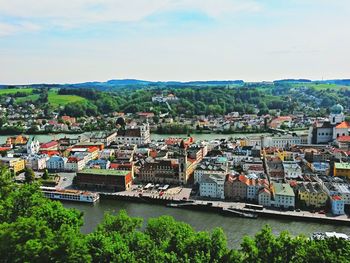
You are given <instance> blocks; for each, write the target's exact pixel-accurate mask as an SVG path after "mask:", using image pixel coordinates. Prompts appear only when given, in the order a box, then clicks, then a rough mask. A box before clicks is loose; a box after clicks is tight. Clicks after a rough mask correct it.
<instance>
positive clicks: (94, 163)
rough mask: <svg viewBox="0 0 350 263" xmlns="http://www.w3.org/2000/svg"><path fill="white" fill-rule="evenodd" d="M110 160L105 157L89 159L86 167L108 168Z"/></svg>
mask: <svg viewBox="0 0 350 263" xmlns="http://www.w3.org/2000/svg"><path fill="white" fill-rule="evenodd" d="M110 164H111V162H110V161H109V160H105V159H98V160H90V161H89V162H88V163H87V164H86V167H87V168H93V169H109V167H110Z"/></svg>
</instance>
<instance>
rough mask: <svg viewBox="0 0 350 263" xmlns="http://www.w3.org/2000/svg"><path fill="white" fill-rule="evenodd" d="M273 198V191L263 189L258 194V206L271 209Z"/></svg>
mask: <svg viewBox="0 0 350 263" xmlns="http://www.w3.org/2000/svg"><path fill="white" fill-rule="evenodd" d="M271 197H272V195H271V191H270V190H269V189H268V188H266V187H264V188H261V189H260V190H259V193H258V204H259V205H262V206H265V207H270V206H271Z"/></svg>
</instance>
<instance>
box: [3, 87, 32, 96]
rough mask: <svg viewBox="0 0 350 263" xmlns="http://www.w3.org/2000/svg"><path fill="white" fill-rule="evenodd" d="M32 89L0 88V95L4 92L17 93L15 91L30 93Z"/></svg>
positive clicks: (4, 93)
mask: <svg viewBox="0 0 350 263" xmlns="http://www.w3.org/2000/svg"><path fill="white" fill-rule="evenodd" d="M32 91H33V89H30V88H28V89H0V96H1V95H6V94H13V93H17V92H25V93H28V94H31V93H32Z"/></svg>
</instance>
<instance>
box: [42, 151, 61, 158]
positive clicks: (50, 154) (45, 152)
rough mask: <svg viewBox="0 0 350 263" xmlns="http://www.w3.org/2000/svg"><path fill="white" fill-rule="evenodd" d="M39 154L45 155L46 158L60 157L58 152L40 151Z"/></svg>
mask: <svg viewBox="0 0 350 263" xmlns="http://www.w3.org/2000/svg"><path fill="white" fill-rule="evenodd" d="M40 153H42V154H47V155H48V156H50V157H51V156H52V155H60V152H58V151H40Z"/></svg>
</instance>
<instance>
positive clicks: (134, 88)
mask: <svg viewBox="0 0 350 263" xmlns="http://www.w3.org/2000/svg"><path fill="white" fill-rule="evenodd" d="M110 84H112V83H110ZM53 90H55V92H56V91H57V94H56V93H55V92H53ZM5 91H6V90H5ZM11 91H13V93H12V99H11V100H10V101H9V102H8V103H9V105H11V104H19V105H23V106H25V104H26V103H28V102H30V103H33V104H34V105H36V106H40V107H44V106H45V107H48V105H50V100H48V97H49V95H50V94H51V97H52V99H51V101H53V100H54V99H55V96H56V95H57V96H75V97H77V98H84V99H83V100H80V101H72V102H70V103H65V104H63V105H61V108H60V109H59V110H60V113H61V114H67V115H70V116H75V117H82V116H96V115H98V114H110V113H111V112H118V111H120V112H125V113H137V112H153V113H155V114H159V113H168V114H169V116H173V117H174V116H180V115H183V116H187V117H192V116H194V115H223V114H227V113H230V112H239V113H240V114H252V113H257V114H259V115H263V114H267V113H271V111H272V112H273V111H281V113H282V114H290V113H293V112H299V113H300V112H303V113H304V114H306V115H315V116H316V115H318V116H320V115H324V114H326V113H327V110H328V109H329V108H330V107H331V106H332V105H334V104H335V103H340V104H342V105H343V106H344V107H345V108H349V107H350V96H349V95H350V88H349V86H341V85H336V84H321V83H317V82H305V81H304V82H302V81H301V82H288V81H277V82H274V83H264V82H261V83H237V84H232V85H231V84H230V85H229V84H227V85H222V84H221V85H220V84H215V83H213V84H211V85H209V84H205V83H202V84H201V85H192V84H191V83H188V84H186V85H173V84H171V83H169V84H165V83H162V84H159V85H156V84H155V83H152V84H148V85H146V84H137V83H136V84H134V85H131V86H125V87H123V88H121V87H114V88H113V86H109V88H108V89H107V90H104V89H101V86H100V85H98V84H96V86H94V85H92V84H91V85H88V86H84V85H80V86H79V87H70V86H69V85H68V86H65V85H63V86H59V85H57V86H55V87H46V86H44V87H40V88H33V89H32V91H31V92H29V89H11ZM24 91H26V92H24ZM50 92H51V93H50ZM160 94H162V95H164V96H167V95H168V94H174V95H175V96H176V97H178V98H179V100H177V101H173V102H169V103H165V102H152V97H153V96H155V95H160ZM25 95H28V97H27V99H26V98H25V97H24V98H23V96H25ZM6 98H7V97H6V96H3V97H1V96H0V102H1V100H5V99H6ZM65 98H67V97H65ZM57 103H58V104H59V102H57ZM51 106H53V105H51ZM56 106H57V105H56ZM51 110H53V109H51ZM55 110H57V108H56V109H55Z"/></svg>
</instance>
